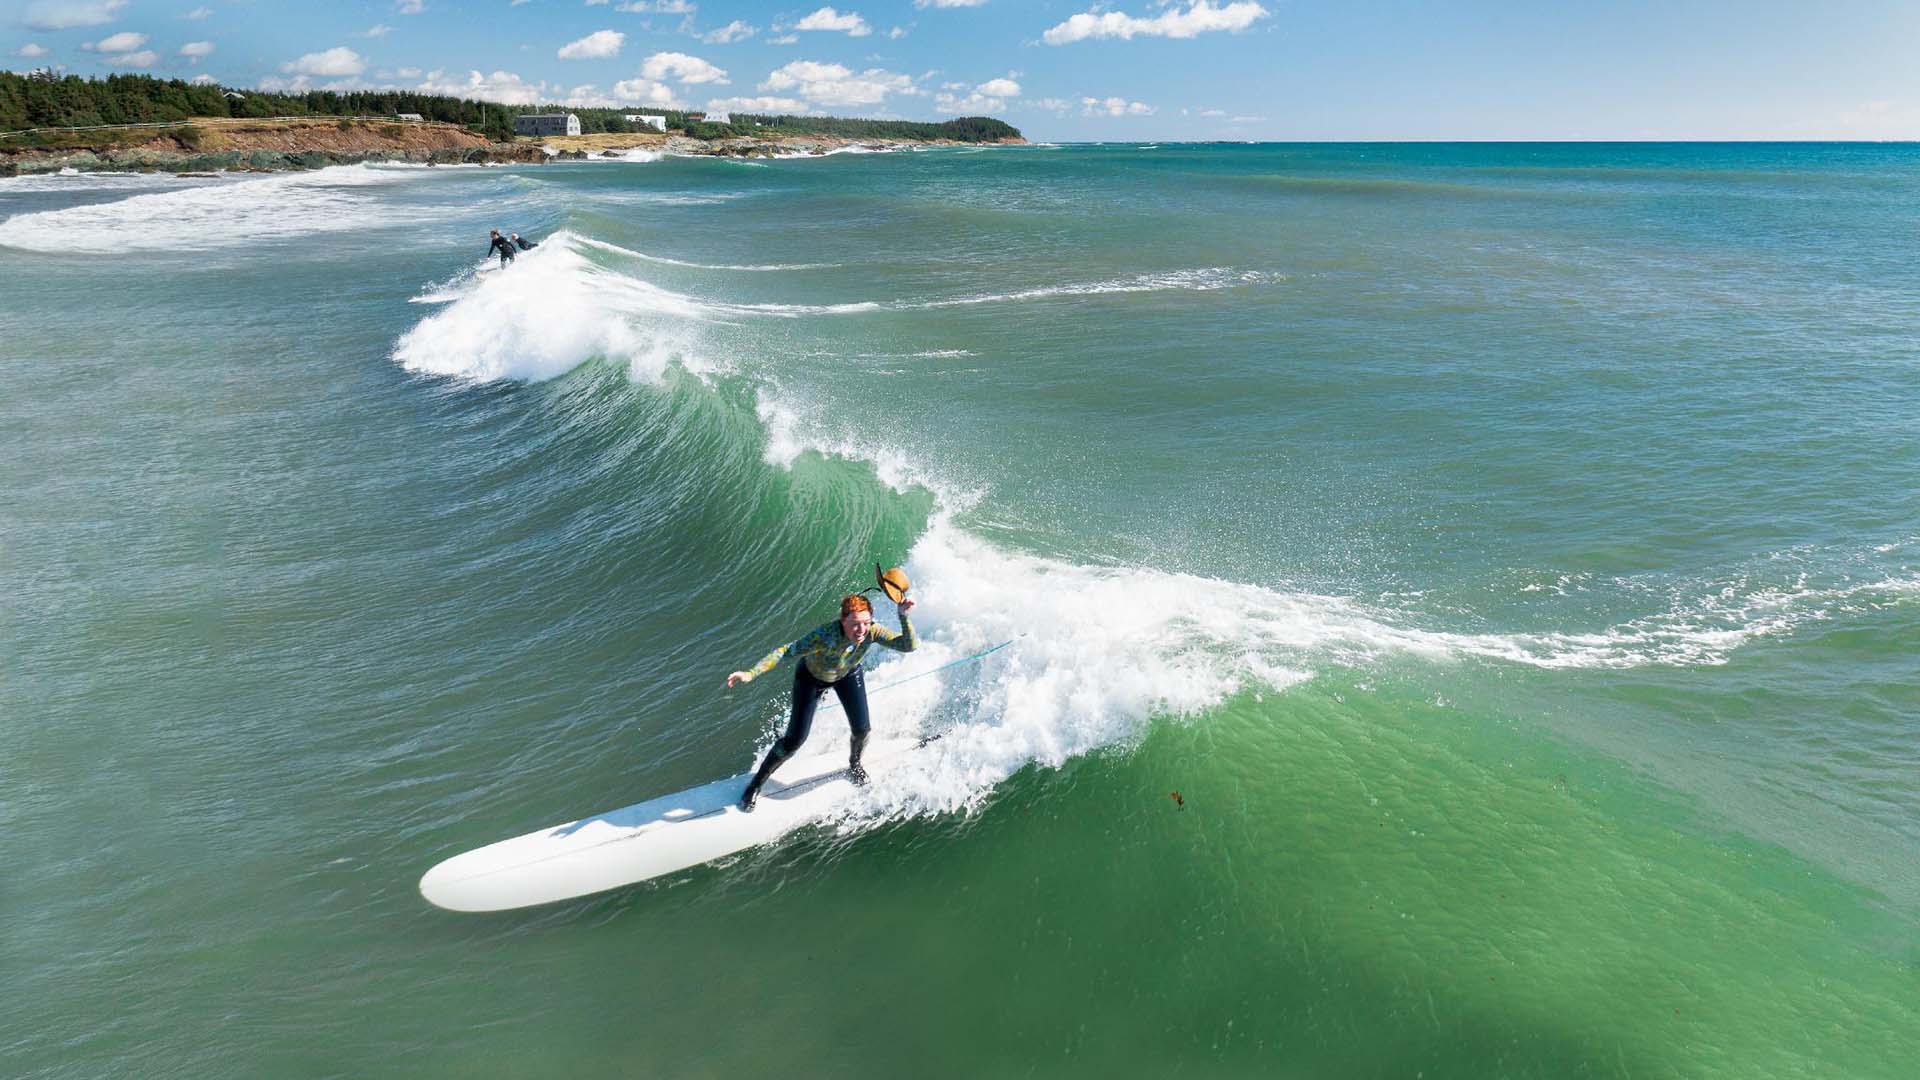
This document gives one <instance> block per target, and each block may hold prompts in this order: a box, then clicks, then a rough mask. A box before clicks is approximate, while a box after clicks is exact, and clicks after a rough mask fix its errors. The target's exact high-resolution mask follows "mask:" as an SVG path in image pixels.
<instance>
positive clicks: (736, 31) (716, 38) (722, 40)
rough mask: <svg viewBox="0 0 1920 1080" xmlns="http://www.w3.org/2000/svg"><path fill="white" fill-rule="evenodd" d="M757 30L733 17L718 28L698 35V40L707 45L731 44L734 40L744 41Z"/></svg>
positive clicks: (757, 31)
mask: <svg viewBox="0 0 1920 1080" xmlns="http://www.w3.org/2000/svg"><path fill="white" fill-rule="evenodd" d="M757 33H759V30H758V29H756V28H754V27H751V26H748V25H747V24H746V23H743V22H741V21H740V20H739V19H735V20H733V21H732V22H730V23H728V24H727V25H725V26H723V27H721V28H720V29H718V30H710V31H708V32H707V33H704V34H701V35H700V40H701V41H704V42H706V43H707V44H709V45H731V44H733V43H734V42H736V41H745V40H746V39H748V38H750V37H752V36H753V35H755V34H757Z"/></svg>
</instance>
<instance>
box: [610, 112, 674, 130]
mask: <svg viewBox="0 0 1920 1080" xmlns="http://www.w3.org/2000/svg"><path fill="white" fill-rule="evenodd" d="M620 119H622V120H625V121H626V122H627V123H629V124H637V125H639V126H641V127H650V128H652V129H653V130H655V131H659V132H664V131H666V130H667V118H666V117H664V116H654V115H652V114H650V113H628V114H626V115H625V116H623V117H621V118H620Z"/></svg>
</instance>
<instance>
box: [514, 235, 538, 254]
mask: <svg viewBox="0 0 1920 1080" xmlns="http://www.w3.org/2000/svg"><path fill="white" fill-rule="evenodd" d="M513 246H514V247H517V248H519V249H520V250H521V251H532V250H533V249H534V248H537V247H539V246H540V245H539V244H536V243H534V242H533V241H532V240H528V239H526V238H525V237H520V236H516V237H514V238H513Z"/></svg>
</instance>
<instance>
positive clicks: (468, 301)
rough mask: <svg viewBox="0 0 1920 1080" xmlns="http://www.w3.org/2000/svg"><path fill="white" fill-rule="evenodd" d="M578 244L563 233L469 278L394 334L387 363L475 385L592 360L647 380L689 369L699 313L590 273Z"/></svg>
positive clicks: (593, 267) (542, 374) (685, 303)
mask: <svg viewBox="0 0 1920 1080" xmlns="http://www.w3.org/2000/svg"><path fill="white" fill-rule="evenodd" d="M582 246H583V245H582V243H581V242H580V240H579V238H577V237H576V236H574V234H572V233H570V232H567V231H565V230H562V231H560V232H557V233H554V234H553V235H552V236H549V237H548V238H547V239H546V240H545V241H544V242H542V243H541V245H540V246H539V247H538V248H535V249H534V250H532V251H528V252H523V253H522V254H521V255H520V256H519V257H518V258H517V259H515V260H514V262H513V263H512V264H511V265H509V266H506V267H504V268H496V269H492V270H489V271H486V272H482V273H478V274H476V275H474V278H473V281H472V284H471V285H469V286H467V287H465V288H464V289H461V290H459V295H457V296H456V297H455V298H453V299H452V301H451V302H450V303H449V304H448V305H447V306H446V307H445V308H444V309H442V310H440V311H438V312H435V313H434V314H432V315H429V316H427V317H426V318H423V319H421V320H420V321H419V322H418V323H416V324H415V325H414V326H413V328H412V329H410V330H408V331H407V332H406V333H405V334H403V335H402V336H401V337H400V340H399V341H397V342H396V343H395V344H394V347H393V358H394V359H395V360H396V361H398V362H399V363H400V364H401V365H403V366H404V367H406V368H407V369H408V370H410V371H418V372H423V373H428V374H434V375H453V376H459V377H462V378H469V379H478V380H482V381H486V380H493V379H522V380H527V381H534V382H537V381H540V380H544V379H551V378H554V377H555V376H558V375H562V374H565V373H566V372H568V371H570V370H572V369H573V368H575V367H577V366H579V365H580V364H581V363H582V362H584V361H586V360H587V359H589V358H592V357H603V358H606V359H611V360H618V361H621V362H624V363H626V364H627V365H628V368H629V370H630V371H631V373H632V374H633V376H634V378H636V379H641V380H648V381H651V380H656V379H658V378H659V377H660V375H661V373H662V372H664V371H665V370H666V367H667V365H668V364H670V363H673V362H679V363H681V364H682V365H683V366H687V367H690V368H697V366H698V365H697V364H696V363H695V362H694V358H693V355H692V354H691V352H690V351H689V347H690V344H691V342H692V340H693V336H694V333H695V325H696V324H697V322H698V321H699V320H701V319H704V318H706V317H707V316H708V314H709V312H708V309H707V308H706V307H704V306H703V305H702V304H700V303H699V302H698V301H696V300H694V299H693V298H691V297H688V296H683V295H681V294H679V293H674V292H669V291H667V290H665V289H660V288H656V287H654V286H653V285H649V284H648V283H646V282H644V281H641V280H639V279H637V278H633V277H630V276H627V275H625V274H620V273H617V272H615V271H612V270H608V269H606V268H604V267H602V266H599V265H597V264H595V263H594V262H593V261H591V260H590V259H588V258H586V256H585V255H584V254H582V252H581V248H582Z"/></svg>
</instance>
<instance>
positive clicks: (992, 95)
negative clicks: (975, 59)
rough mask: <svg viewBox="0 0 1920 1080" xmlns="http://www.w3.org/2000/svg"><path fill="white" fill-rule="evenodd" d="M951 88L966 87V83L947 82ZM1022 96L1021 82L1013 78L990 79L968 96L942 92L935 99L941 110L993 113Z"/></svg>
mask: <svg viewBox="0 0 1920 1080" xmlns="http://www.w3.org/2000/svg"><path fill="white" fill-rule="evenodd" d="M946 86H947V88H948V89H949V90H955V89H965V88H966V84H964V83H947V84H946ZM1019 96H1020V84H1019V83H1017V82H1014V81H1013V80H1012V79H1004V78H1003V79H988V80H987V81H986V82H983V83H981V84H980V85H979V86H976V87H974V88H973V92H972V93H970V94H968V95H967V96H966V97H958V96H956V95H954V94H950V93H949V94H940V95H938V96H936V97H935V98H934V99H933V103H934V106H935V107H936V108H938V109H939V110H940V111H941V112H945V113H953V114H955V115H960V114H963V113H968V114H971V113H992V112H999V111H1000V110H1002V109H1004V108H1006V107H1007V102H1008V101H1010V100H1012V99H1013V98H1017V97H1019Z"/></svg>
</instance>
